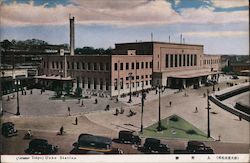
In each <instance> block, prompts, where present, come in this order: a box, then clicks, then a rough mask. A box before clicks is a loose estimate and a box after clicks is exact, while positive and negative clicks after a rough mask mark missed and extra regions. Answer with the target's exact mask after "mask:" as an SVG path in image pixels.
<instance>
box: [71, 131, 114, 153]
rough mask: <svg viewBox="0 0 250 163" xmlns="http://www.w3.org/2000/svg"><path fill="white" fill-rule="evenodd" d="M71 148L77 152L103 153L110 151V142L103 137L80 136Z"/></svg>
mask: <svg viewBox="0 0 250 163" xmlns="http://www.w3.org/2000/svg"><path fill="white" fill-rule="evenodd" d="M73 146H74V148H75V149H77V150H82V151H96V152H102V153H105V152H111V151H112V140H111V139H110V138H108V137H103V136H96V135H91V134H81V135H79V137H78V141H77V142H75V143H74V144H73Z"/></svg>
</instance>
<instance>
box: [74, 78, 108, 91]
mask: <svg viewBox="0 0 250 163" xmlns="http://www.w3.org/2000/svg"><path fill="white" fill-rule="evenodd" d="M105 81H106V82H105ZM105 81H104V79H99V82H98V80H97V78H87V80H84V78H82V88H85V84H86V88H87V89H92V88H91V85H92V87H93V89H97V83H99V84H98V85H99V89H100V90H109V82H108V79H105ZM76 82H77V83H78V84H79V83H80V77H77V78H76Z"/></svg>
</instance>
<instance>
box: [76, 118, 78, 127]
mask: <svg viewBox="0 0 250 163" xmlns="http://www.w3.org/2000/svg"><path fill="white" fill-rule="evenodd" d="M75 124H76V125H77V124H78V119H77V117H76V119H75Z"/></svg>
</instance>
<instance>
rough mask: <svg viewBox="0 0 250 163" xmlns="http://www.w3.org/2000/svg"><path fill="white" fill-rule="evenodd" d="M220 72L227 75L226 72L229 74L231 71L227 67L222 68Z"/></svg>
mask: <svg viewBox="0 0 250 163" xmlns="http://www.w3.org/2000/svg"><path fill="white" fill-rule="evenodd" d="M221 70H222V72H224V73H228V72H231V71H232V69H231V67H229V66H225V67H223V68H222V69H221Z"/></svg>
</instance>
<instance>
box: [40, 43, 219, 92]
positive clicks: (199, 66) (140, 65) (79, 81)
mask: <svg viewBox="0 0 250 163" xmlns="http://www.w3.org/2000/svg"><path fill="white" fill-rule="evenodd" d="M219 69H220V56H214V55H204V54H203V45H190V44H176V43H165V42H136V43H122V44H116V45H115V49H114V51H113V54H112V55H62V54H61V55H53V56H49V55H48V56H45V57H43V61H42V64H41V68H40V75H45V76H47V77H49V76H54V77H57V76H62V77H64V78H67V77H70V78H72V79H74V88H76V87H81V88H82V89H83V90H84V91H85V92H96V93H105V94H109V95H111V96H120V95H122V94H129V93H130V91H131V92H138V91H140V90H142V89H148V88H151V87H153V86H158V85H163V86H167V87H170V88H179V89H180V88H181V89H182V88H186V87H189V86H193V85H197V86H200V85H201V84H202V83H204V82H205V81H206V80H207V78H208V77H211V78H213V79H218V74H219V73H220V72H219Z"/></svg>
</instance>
